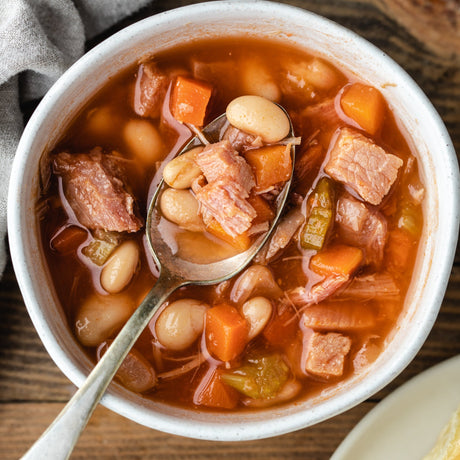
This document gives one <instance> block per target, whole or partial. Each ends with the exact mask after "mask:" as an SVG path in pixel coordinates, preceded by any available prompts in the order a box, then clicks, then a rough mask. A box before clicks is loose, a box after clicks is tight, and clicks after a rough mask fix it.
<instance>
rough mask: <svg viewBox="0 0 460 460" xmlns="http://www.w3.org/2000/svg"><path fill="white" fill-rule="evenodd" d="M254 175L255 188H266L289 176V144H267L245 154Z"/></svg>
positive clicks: (290, 163)
mask: <svg viewBox="0 0 460 460" xmlns="http://www.w3.org/2000/svg"><path fill="white" fill-rule="evenodd" d="M245 158H246V160H247V162H248V163H249V164H250V165H251V166H252V168H253V170H254V174H255V176H256V190H266V189H267V188H269V187H271V186H272V185H276V184H278V183H279V182H285V181H287V180H288V179H289V177H290V176H291V169H292V161H291V145H290V144H288V145H267V146H265V147H261V148H259V149H253V150H249V151H248V152H247V153H246V154H245Z"/></svg>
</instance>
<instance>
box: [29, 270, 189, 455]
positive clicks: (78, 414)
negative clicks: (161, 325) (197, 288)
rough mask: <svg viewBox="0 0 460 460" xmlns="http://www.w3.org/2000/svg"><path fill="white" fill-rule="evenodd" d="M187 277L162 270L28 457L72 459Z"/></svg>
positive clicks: (34, 445) (31, 449) (30, 450)
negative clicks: (122, 370) (114, 383)
mask: <svg viewBox="0 0 460 460" xmlns="http://www.w3.org/2000/svg"><path fill="white" fill-rule="evenodd" d="M182 284H183V280H182V279H180V278H177V277H175V276H173V275H171V274H170V273H169V272H168V271H167V270H162V271H161V274H160V277H159V278H158V281H157V282H156V284H155V286H154V287H153V288H152V290H151V291H150V292H149V293H148V294H147V296H146V297H145V299H144V300H143V301H142V303H141V304H140V305H139V307H138V308H137V309H136V311H135V312H134V313H133V315H132V316H131V318H130V319H129V320H128V321H127V323H126V324H125V326H124V327H123V329H122V330H121V331H120V332H119V333H118V335H117V337H116V339H115V340H114V341H113V343H112V345H111V346H110V347H109V348H108V350H107V351H106V353H105V354H104V356H103V357H102V358H101V360H100V361H99V363H98V364H97V365H96V366H95V367H94V369H93V370H92V372H91V373H90V374H89V376H88V378H87V379H86V380H85V382H84V383H83V385H82V386H81V387H80V389H79V390H78V391H77V392H76V393H75V394H74V396H73V397H72V399H71V400H70V401H69V402H68V403H67V404H66V406H65V407H64V409H62V411H61V412H60V414H59V415H58V416H57V417H56V419H55V420H54V421H53V423H52V424H51V425H50V426H49V427H48V429H47V430H46V431H45V432H44V433H43V434H42V435H41V436H40V438H39V439H38V440H37V441H36V442H35V443H34V444H33V446H32V447H31V448H30V449H29V450H28V451H27V452H26V454H25V455H24V456H23V457H22V459H24V460H42V459H44V458H49V459H53V460H61V459H62V460H64V459H68V458H69V456H70V454H71V453H72V450H73V448H74V446H75V444H76V442H77V440H78V438H79V437H80V434H81V432H82V431H83V429H84V428H85V426H86V424H87V422H88V420H89V418H90V417H91V414H92V413H93V411H94V409H95V408H96V406H97V404H98V402H99V400H100V399H101V398H102V396H103V394H104V392H105V390H106V388H107V387H108V385H109V384H110V382H111V380H112V378H113V376H114V375H115V373H116V372H117V370H118V368H119V367H120V365H121V363H122V362H123V360H124V358H125V357H126V355H127V354H128V352H129V350H130V349H131V347H132V346H133V345H134V343H135V341H136V340H137V338H138V337H139V335H140V334H141V332H142V331H143V330H144V328H145V327H146V326H147V324H148V323H149V321H150V319H151V318H152V316H153V315H154V314H155V312H156V311H157V310H158V308H159V307H160V306H161V305H162V304H163V302H164V301H165V300H166V299H167V297H168V296H169V295H170V294H171V293H172V292H173V291H174V290H175V289H177V288H178V287H180V286H181V285H182Z"/></svg>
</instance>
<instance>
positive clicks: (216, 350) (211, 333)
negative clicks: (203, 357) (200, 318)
mask: <svg viewBox="0 0 460 460" xmlns="http://www.w3.org/2000/svg"><path fill="white" fill-rule="evenodd" d="M248 329H249V327H248V323H247V322H246V320H245V319H244V318H243V317H242V316H241V315H240V314H239V313H238V310H237V309H236V308H234V307H232V306H231V305H227V304H220V305H216V306H215V307H212V308H210V309H209V310H208V311H207V312H206V346H207V348H208V351H209V352H210V353H211V354H212V355H213V356H215V357H216V358H218V359H220V360H221V361H231V360H232V359H235V358H236V357H237V356H238V355H239V354H240V353H241V352H242V351H243V350H244V348H245V347H246V344H247V340H248Z"/></svg>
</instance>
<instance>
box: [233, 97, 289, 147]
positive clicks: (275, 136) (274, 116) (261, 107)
mask: <svg viewBox="0 0 460 460" xmlns="http://www.w3.org/2000/svg"><path fill="white" fill-rule="evenodd" d="M226 114H227V119H228V121H229V122H230V123H231V124H232V125H233V126H235V127H236V128H239V129H241V130H242V131H245V132H247V133H249V134H254V135H255V136H260V137H261V139H262V140H263V141H264V142H267V143H269V144H270V143H275V142H279V141H280V140H281V139H284V138H285V137H286V136H287V135H288V134H289V130H290V125H289V119H288V117H287V116H286V114H285V113H284V112H283V110H282V109H281V108H280V107H279V106H277V105H276V104H275V103H273V102H271V101H269V100H268V99H265V98H263V97H260V96H240V97H237V98H236V99H233V101H231V102H230V104H228V106H227V110H226Z"/></svg>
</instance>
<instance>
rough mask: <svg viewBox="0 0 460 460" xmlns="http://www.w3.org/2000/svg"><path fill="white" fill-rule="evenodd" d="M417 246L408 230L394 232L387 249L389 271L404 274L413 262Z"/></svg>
mask: <svg viewBox="0 0 460 460" xmlns="http://www.w3.org/2000/svg"><path fill="white" fill-rule="evenodd" d="M415 246H416V243H415V241H414V240H413V239H412V238H411V236H410V235H409V233H408V232H407V231H406V230H403V229H400V228H396V229H395V230H392V231H391V232H390V234H389V237H388V243H387V246H386V249H385V253H386V260H387V264H386V265H387V268H388V270H389V271H390V272H393V273H395V272H396V273H402V272H403V271H404V270H406V269H407V267H408V265H409V262H410V261H411V260H412V252H413V250H414V248H415Z"/></svg>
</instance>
